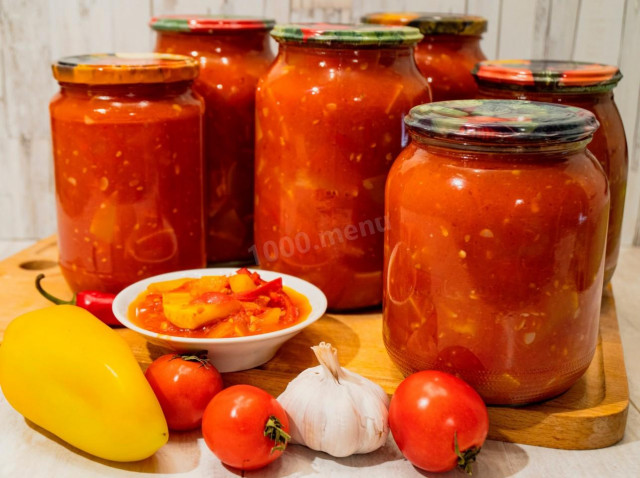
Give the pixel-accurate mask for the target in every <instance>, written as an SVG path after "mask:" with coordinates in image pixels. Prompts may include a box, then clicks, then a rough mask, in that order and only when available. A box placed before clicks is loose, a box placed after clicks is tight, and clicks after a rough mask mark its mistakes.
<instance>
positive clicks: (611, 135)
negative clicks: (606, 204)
mask: <svg viewBox="0 0 640 478" xmlns="http://www.w3.org/2000/svg"><path fill="white" fill-rule="evenodd" d="M474 75H475V77H476V80H477V81H478V84H479V91H478V97H479V98H493V99H518V100H531V101H545V102H548V103H559V104H565V105H572V106H577V107H579V108H584V109H586V110H589V111H591V112H592V113H593V114H594V115H595V117H596V119H597V120H598V122H599V123H600V128H598V130H597V131H596V132H595V133H594V135H593V141H591V143H589V151H591V152H592V153H593V154H594V155H595V157H596V158H598V161H600V164H601V165H602V167H603V169H604V171H605V173H606V174H607V178H608V179H609V187H610V189H611V210H610V211H609V231H608V233H607V255H606V259H605V271H604V283H605V284H607V283H609V281H610V280H611V277H613V273H614V271H615V268H616V265H617V263H618V255H619V253H620V236H621V232H622V216H623V214H624V200H625V195H626V190H627V173H628V168H629V158H628V151H627V140H626V137H625V133H624V125H623V124H622V118H621V117H620V113H619V112H618V108H617V106H616V104H615V102H614V100H613V89H614V88H615V86H616V85H617V84H618V82H619V81H620V79H621V78H622V75H621V74H620V71H619V70H618V68H617V67H615V66H610V65H601V64H594V63H585V62H575V61H555V60H544V61H540V60H498V61H484V62H482V63H479V64H478V66H477V68H476V69H475V70H474Z"/></svg>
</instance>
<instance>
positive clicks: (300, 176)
mask: <svg viewBox="0 0 640 478" xmlns="http://www.w3.org/2000/svg"><path fill="white" fill-rule="evenodd" d="M272 35H273V37H274V38H275V39H276V40H277V41H278V42H279V43H280V50H279V53H278V56H277V58H276V61H275V63H274V64H273V66H272V67H271V69H270V70H269V73H268V74H267V75H266V76H264V77H263V78H262V79H261V80H260V83H259V84H258V91H257V96H256V112H257V113H256V117H257V120H256V121H257V123H256V199H255V201H256V203H255V206H256V218H255V238H256V250H255V251H256V253H257V256H258V258H259V262H260V265H261V266H262V267H264V268H265V269H272V270H277V271H279V272H285V273H290V274H293V275H296V276H299V277H302V278H304V279H306V280H309V281H311V282H312V283H314V284H315V285H317V286H318V287H320V289H322V291H323V292H324V293H325V294H326V295H327V298H328V301H329V307H331V308H332V309H353V308H358V307H365V306H371V305H376V304H379V303H380V302H381V300H382V249H383V247H382V244H383V230H384V227H385V221H384V205H383V203H384V184H385V181H386V178H387V173H388V171H389V168H390V166H391V163H392V162H393V160H394V158H395V157H396V155H397V154H398V153H399V152H400V150H401V149H402V147H403V146H405V145H406V144H407V142H408V135H407V133H406V131H405V129H404V124H403V122H402V118H403V117H404V115H405V114H407V113H408V112H409V109H410V108H411V107H412V106H414V105H416V104H420V103H424V102H426V101H429V91H428V85H427V82H426V80H425V79H424V78H423V77H422V76H421V75H420V73H419V72H418V70H417V68H416V66H415V62H414V61H413V51H412V47H413V45H414V44H415V43H416V42H417V41H418V40H420V38H422V36H421V35H420V33H419V32H418V30H417V29H415V28H408V27H379V26H373V25H364V26H349V25H329V24H320V25H282V26H279V25H276V27H275V28H274V30H273V31H272Z"/></svg>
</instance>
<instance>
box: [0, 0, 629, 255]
mask: <svg viewBox="0 0 640 478" xmlns="http://www.w3.org/2000/svg"><path fill="white" fill-rule="evenodd" d="M381 10H416V11H441V12H466V13H475V14H479V15H482V16H484V17H486V18H487V19H488V20H489V30H488V32H487V33H486V35H485V36H484V39H483V43H482V46H483V49H484V52H485V54H486V55H487V56H488V57H489V58H509V57H519V58H553V59H575V60H590V61H596V62H604V63H612V64H617V65H619V66H620V68H621V70H622V72H623V74H624V79H623V81H622V82H621V84H620V86H619V87H618V88H617V90H616V100H617V103H618V107H619V109H620V113H621V114H622V117H623V120H624V124H625V128H626V132H627V138H628V143H629V149H630V175H629V187H628V192H627V203H626V210H625V219H624V221H625V222H624V228H623V242H624V244H631V243H635V245H640V217H639V211H640V62H639V61H638V51H640V0H241V1H240V0H236V1H230V0H135V1H131V0H111V1H109V0H0V167H1V169H0V240H6V239H15V240H24V239H32V238H38V237H42V236H45V235H48V234H51V233H52V232H54V231H55V214H54V192H53V179H52V177H53V174H52V160H51V153H50V140H49V117H48V110H47V104H48V101H49V98H50V97H51V96H52V95H53V93H54V92H55V91H56V84H55V82H54V80H53V78H52V77H51V74H50V66H49V64H50V62H51V61H53V60H55V59H57V58H58V57H60V56H64V55H72V54H79V53H88V52H99V51H146V50H150V49H151V48H152V47H153V34H152V33H151V31H150V30H149V28H148V27H147V23H148V20H149V18H150V17H151V16H153V15H157V14H165V13H227V14H232V13H236V14H252V15H264V16H269V17H272V18H275V19H276V20H277V21H278V22H288V21H296V22H299V21H328V22H350V21H356V20H358V19H359V18H360V16H361V15H362V14H364V13H368V12H373V11H381Z"/></svg>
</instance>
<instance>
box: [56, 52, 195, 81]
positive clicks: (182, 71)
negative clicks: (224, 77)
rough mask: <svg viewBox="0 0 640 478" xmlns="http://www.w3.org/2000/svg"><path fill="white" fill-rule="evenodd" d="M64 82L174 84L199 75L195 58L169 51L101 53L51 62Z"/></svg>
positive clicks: (57, 76) (60, 79)
mask: <svg viewBox="0 0 640 478" xmlns="http://www.w3.org/2000/svg"><path fill="white" fill-rule="evenodd" d="M51 67H52V69H53V76H54V78H55V79H56V80H58V81H59V82H60V83H81V84H86V85H131V84H141V83H174V82H178V81H189V80H193V79H194V78H195V77H196V76H198V62H197V61H196V60H194V59H193V58H189V57H188V56H182V55H171V54H168V53H101V54H92V55H78V56H68V57H65V58H61V59H60V60H58V61H57V62H56V63H54V64H53V65H51Z"/></svg>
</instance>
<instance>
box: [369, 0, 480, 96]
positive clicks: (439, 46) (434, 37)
mask: <svg viewBox="0 0 640 478" xmlns="http://www.w3.org/2000/svg"><path fill="white" fill-rule="evenodd" d="M362 21H363V22H364V23H376V24H382V25H407V26H411V27H416V28H418V29H420V32H421V33H422V34H423V35H424V38H423V40H422V41H421V42H420V43H418V45H417V46H416V49H415V59H416V63H417V65H418V69H419V70H420V72H421V73H422V74H423V75H424V77H425V78H427V80H428V81H429V85H430V86H431V92H432V95H433V101H445V100H458V99H466V98H475V95H476V92H477V89H478V87H477V86H476V83H475V81H474V79H473V76H472V75H471V70H473V67H474V66H475V65H476V63H478V62H479V61H482V60H486V57H485V55H484V53H483V52H482V49H481V48H480V41H481V40H482V34H483V33H484V32H485V31H486V30H487V20H486V19H484V18H482V17H478V16H474V15H462V14H456V13H409V12H402V13H392V12H383V13H371V14H369V15H365V16H364V17H362Z"/></svg>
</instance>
